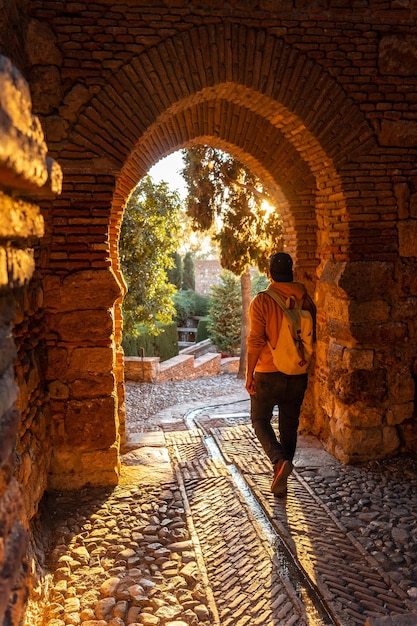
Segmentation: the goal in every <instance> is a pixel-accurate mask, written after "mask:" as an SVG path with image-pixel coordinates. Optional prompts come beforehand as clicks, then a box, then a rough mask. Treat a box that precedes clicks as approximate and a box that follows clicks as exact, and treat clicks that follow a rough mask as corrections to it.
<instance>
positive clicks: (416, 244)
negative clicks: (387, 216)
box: [398, 219, 417, 257]
mask: <svg viewBox="0 0 417 626" xmlns="http://www.w3.org/2000/svg"><path fill="white" fill-rule="evenodd" d="M398 243H399V252H400V255H401V256H402V257H416V256H417V220H414V219H410V220H402V221H400V222H398Z"/></svg>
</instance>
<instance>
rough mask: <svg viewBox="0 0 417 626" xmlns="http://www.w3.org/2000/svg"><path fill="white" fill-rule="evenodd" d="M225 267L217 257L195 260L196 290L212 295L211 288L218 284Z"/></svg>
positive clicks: (204, 294)
mask: <svg viewBox="0 0 417 626" xmlns="http://www.w3.org/2000/svg"><path fill="white" fill-rule="evenodd" d="M222 271H223V268H222V266H221V265H220V263H219V261H218V260H217V259H215V260H212V261H210V260H195V261H194V273H195V290H196V292H197V293H200V294H201V295H203V296H209V295H210V288H211V287H212V286H213V285H217V283H218V282H219V279H220V274H221V273H222Z"/></svg>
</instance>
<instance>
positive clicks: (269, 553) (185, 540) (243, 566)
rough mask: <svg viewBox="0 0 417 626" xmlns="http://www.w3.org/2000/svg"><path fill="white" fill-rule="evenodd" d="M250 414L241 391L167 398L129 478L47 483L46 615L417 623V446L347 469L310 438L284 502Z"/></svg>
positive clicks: (125, 621)
mask: <svg viewBox="0 0 417 626" xmlns="http://www.w3.org/2000/svg"><path fill="white" fill-rule="evenodd" d="M247 412H248V402H247V396H245V395H242V394H241V395H239V394H238V395H235V396H233V395H229V396H228V397H227V398H223V399H216V400H213V402H210V404H208V402H207V400H205V401H204V402H203V403H200V404H199V403H198V402H194V403H191V404H189V405H187V406H185V405H184V406H178V405H177V406H175V407H172V408H171V409H166V410H165V411H163V412H161V415H160V423H161V425H162V427H161V429H160V430H159V431H158V432H144V433H140V434H138V435H137V436H135V437H131V438H130V441H129V442H128V445H127V446H126V448H125V450H124V455H123V471H122V479H121V482H120V484H119V485H118V486H117V487H116V488H115V489H97V488H95V489H87V488H86V489H83V490H81V491H80V492H77V493H76V494H74V493H53V494H50V495H49V501H48V503H47V507H46V512H45V525H48V527H49V529H50V532H51V541H52V548H51V551H50V553H49V557H48V567H49V570H50V588H51V594H50V600H49V603H48V605H47V606H46V607H45V621H44V623H45V625H47V626H66V625H67V624H73V625H75V626H136V625H142V626H146V625H148V626H151V625H156V626H195V625H197V624H202V625H204V624H207V625H212V626H215V625H218V626H244V625H247V626H269V625H271V626H272V625H274V626H290V625H291V626H302V625H304V624H306V625H307V624H309V625H312V624H314V625H315V626H325V625H327V624H339V625H340V626H361V625H365V623H366V624H369V625H370V626H374V625H375V626H376V625H378V626H379V625H380V624H381V626H382V624H384V623H387V624H388V623H389V624H390V625H394V624H395V625H397V624H404V626H405V624H407V626H409V625H411V624H417V520H416V513H415V502H416V498H417V471H416V467H417V465H416V462H415V459H414V458H410V459H407V462H406V463H404V461H401V463H400V462H396V461H395V460H392V461H391V462H390V463H391V464H390V465H389V464H385V465H383V464H381V466H378V465H375V464H373V465H372V466H369V467H362V468H346V467H344V466H341V465H340V464H338V463H337V462H336V461H335V459H334V458H333V457H331V456H330V455H328V454H327V453H326V452H325V451H324V450H323V448H322V447H321V445H320V444H319V443H318V442H317V441H316V440H315V439H314V438H311V437H303V436H301V437H300V442H299V448H298V451H297V456H296V459H295V465H296V470H295V472H294V473H293V475H292V476H291V477H290V480H289V490H288V495H287V497H286V498H283V499H276V498H274V497H273V496H272V494H270V492H269V483H270V478H271V472H270V468H269V467H268V465H267V463H266V461H265V458H264V455H263V454H262V452H261V451H260V449H259V444H258V443H257V441H256V440H255V438H254V436H253V432H252V429H251V427H250V425H249V423H248V415H247ZM387 468H388V470H387ZM234 470H235V471H234ZM236 474H237V475H238V476H240V477H243V479H244V481H243V484H244V489H243V490H242V487H241V486H240V487H239V483H238V482H237V478H236ZM245 489H247V490H248V491H249V493H250V495H251V496H253V499H254V501H255V503H256V505H257V507H258V508H257V507H256V506H255V507H254V506H253V503H252V502H251V501H250V498H249V499H248V498H247V497H246V496H245V493H246V492H245ZM263 515H265V519H266V523H267V524H269V526H267V527H266V528H265V526H264V524H263V522H261V521H260V519H261V517H262V516H263ZM271 532H272V533H276V538H275V539H274V536H272V539H271V534H270V533H271ZM278 544H280V546H281V547H279V546H278ZM282 554H291V555H292V556H293V557H294V570H293V571H292V570H291V567H289V566H288V565H287V564H285V562H283V557H282ZM294 572H295V573H294ZM304 576H306V578H307V581H308V582H307V586H308V587H309V588H310V591H311V593H310V595H309V596H308V593H306V591H305V587H303V582H302V581H303V577H304ZM307 596H308V597H307ZM386 620H390V621H389V622H386ZM410 620H411V621H410Z"/></svg>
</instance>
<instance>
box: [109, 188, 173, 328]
mask: <svg viewBox="0 0 417 626" xmlns="http://www.w3.org/2000/svg"><path fill="white" fill-rule="evenodd" d="M179 212H180V199H179V196H178V194H177V193H176V192H175V193H173V192H170V191H169V189H168V185H167V183H159V184H154V183H153V182H152V179H151V178H150V177H149V176H147V177H146V178H144V179H142V181H141V182H140V183H139V185H138V186H137V187H136V188H135V189H134V191H133V192H132V194H131V196H130V198H129V200H128V202H127V204H126V209H125V213H124V216H123V221H122V226H121V231H120V241H119V254H120V263H121V268H122V272H123V276H124V278H125V281H126V283H127V286H128V293H127V295H126V297H125V299H124V302H123V323H124V328H125V331H126V332H127V333H132V334H134V333H135V332H136V333H139V331H138V329H137V327H138V326H139V325H144V326H146V328H147V329H148V332H149V333H152V334H154V335H157V334H158V333H159V332H160V328H158V326H159V325H160V324H161V323H162V324H169V323H170V322H171V321H172V318H173V316H174V315H175V309H174V304H173V299H172V298H173V294H174V293H175V287H174V286H173V285H171V284H170V283H169V282H168V280H167V269H169V268H172V267H173V259H172V256H171V255H172V254H173V253H174V251H175V250H176V249H177V247H178V240H177V232H178V215H179Z"/></svg>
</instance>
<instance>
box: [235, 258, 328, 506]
mask: <svg viewBox="0 0 417 626" xmlns="http://www.w3.org/2000/svg"><path fill="white" fill-rule="evenodd" d="M269 278H270V280H271V284H270V285H269V287H268V290H273V291H274V292H276V293H277V294H278V296H280V298H281V299H282V300H283V301H284V302H285V301H287V299H288V298H289V297H293V298H295V301H296V303H297V304H298V305H299V306H301V308H302V309H305V310H307V311H309V312H310V313H311V316H312V318H313V327H314V328H315V320H316V307H315V304H314V302H313V301H312V299H311V298H310V296H309V295H308V293H307V291H306V288H305V286H304V285H303V284H301V283H297V282H294V281H293V262H292V258H291V257H290V255H289V254H286V253H285V252H278V253H277V254H274V255H272V256H271V258H270V262H269ZM284 315H285V313H284V311H283V310H282V308H281V307H280V306H279V305H278V304H277V303H276V302H275V301H274V299H273V298H272V297H271V296H270V295H269V294H268V293H265V292H264V291H263V292H260V293H258V294H257V295H256V296H255V298H254V299H253V300H252V302H251V304H250V309H249V317H250V331H249V336H248V340H247V346H248V355H247V361H248V363H247V373H246V390H247V391H248V393H249V394H250V400H251V420H252V426H253V428H254V430H255V434H256V436H257V438H258V440H259V442H260V443H261V445H262V447H263V449H264V451H265V453H266V455H267V456H268V458H269V460H270V461H271V463H272V464H273V466H274V478H273V481H272V485H271V491H272V493H273V494H274V495H276V496H283V495H285V494H286V491H287V479H288V476H289V475H290V474H291V472H292V469H293V465H292V460H293V458H294V454H295V450H296V445H297V431H298V422H299V417H300V410H301V405H302V402H303V399H304V393H305V390H306V388H307V374H284V373H282V372H280V371H278V369H277V368H276V367H275V365H274V361H273V358H272V352H271V349H270V347H269V345H268V344H270V345H271V346H276V345H277V342H278V337H279V333H280V329H281V324H282V322H283V319H284ZM275 405H277V406H278V430H279V440H278V439H277V437H276V435H275V431H274V429H273V427H272V425H271V420H272V414H273V409H274V406H275Z"/></svg>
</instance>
